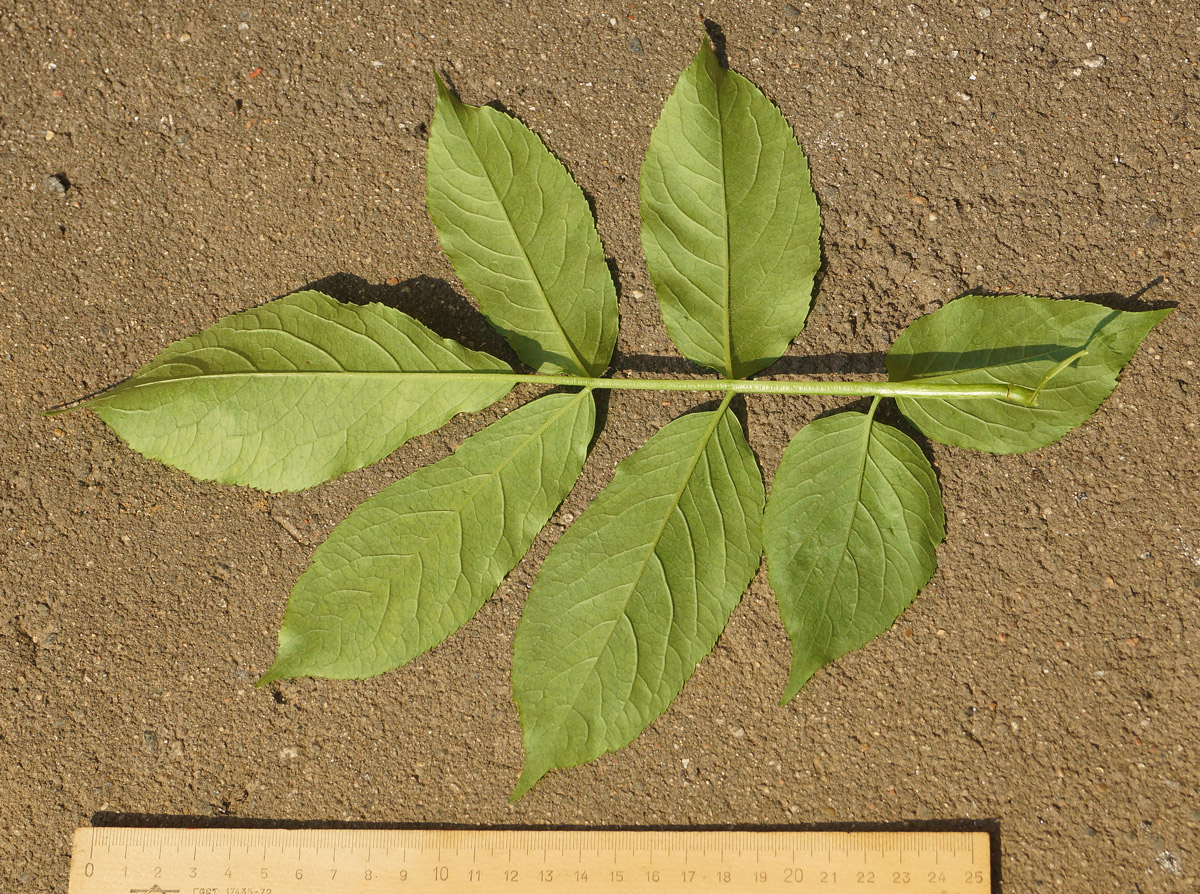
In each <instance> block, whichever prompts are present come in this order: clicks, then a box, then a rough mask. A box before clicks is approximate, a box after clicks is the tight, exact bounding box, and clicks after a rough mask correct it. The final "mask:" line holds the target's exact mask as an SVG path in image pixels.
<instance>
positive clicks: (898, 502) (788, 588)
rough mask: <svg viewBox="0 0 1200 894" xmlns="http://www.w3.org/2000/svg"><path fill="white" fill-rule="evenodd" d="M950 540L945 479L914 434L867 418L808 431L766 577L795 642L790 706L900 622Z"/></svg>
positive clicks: (782, 491)
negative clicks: (814, 680)
mask: <svg viewBox="0 0 1200 894" xmlns="http://www.w3.org/2000/svg"><path fill="white" fill-rule="evenodd" d="M944 536H945V517H944V515H943V512H942V502H941V496H940V493H939V490H938V485H937V479H936V478H935V477H934V474H933V469H932V468H930V465H929V461H928V460H926V458H925V456H924V454H922V453H921V451H920V449H919V448H918V447H917V445H916V444H914V443H913V441H912V439H911V438H909V437H908V436H907V435H904V434H903V433H901V432H899V431H897V430H896V429H894V428H892V427H891V426H888V425H884V424H883V423H881V422H877V421H874V418H873V415H871V414H862V413H838V414H836V415H834V416H827V417H825V418H823V419H817V420H815V421H814V422H810V423H809V424H808V425H806V426H805V427H804V428H802V429H801V430H800V432H799V433H798V434H797V435H796V437H794V438H793V439H792V442H791V443H790V444H789V445H788V447H787V449H786V450H785V451H784V454H783V459H782V460H781V461H780V464H779V470H778V471H777V472H776V473H775V478H774V481H773V482H772V484H771V498H770V500H769V501H768V502H767V509H766V513H765V515H764V517H763V546H764V549H765V551H766V556H767V572H768V576H769V578H770V581H771V587H772V588H773V589H774V591H775V595H776V599H777V600H778V602H779V613H780V616H781V617H782V618H783V623H784V626H785V627H786V628H787V632H788V636H789V637H790V638H791V641H792V668H791V673H790V674H789V675H788V681H787V685H786V686H785V688H784V696H783V700H784V701H785V702H786V701H787V700H788V699H790V698H792V697H793V696H794V695H795V694H796V693H797V692H799V691H800V689H801V687H802V686H803V685H804V684H805V682H807V681H808V679H809V678H810V677H811V676H812V675H813V674H814V673H816V671H818V670H819V669H820V668H822V667H824V666H825V665H826V664H829V663H830V662H832V661H835V660H836V659H838V658H840V657H841V656H842V655H845V654H846V653H847V652H851V651H853V650H854V649H857V648H859V647H860V646H863V645H866V644H867V643H868V642H870V641H871V640H872V639H874V638H875V637H876V636H878V635H879V634H881V633H883V632H885V631H886V630H888V629H889V628H890V627H891V626H892V624H893V622H894V621H895V620H896V618H897V617H899V615H900V613H901V612H903V611H904V609H906V608H907V607H908V606H909V604H910V603H911V602H912V601H913V599H914V598H915V597H916V595H917V593H918V591H920V589H921V588H922V587H923V586H925V584H926V582H928V580H929V578H930V576H931V575H932V574H933V571H934V569H935V567H936V566H937V559H936V556H935V554H934V547H936V546H937V544H939V543H941V541H942V538H943V537H944Z"/></svg>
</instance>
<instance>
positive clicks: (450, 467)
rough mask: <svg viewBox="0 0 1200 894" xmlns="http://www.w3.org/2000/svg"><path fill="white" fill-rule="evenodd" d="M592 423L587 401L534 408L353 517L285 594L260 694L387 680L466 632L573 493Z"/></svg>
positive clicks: (563, 399)
mask: <svg viewBox="0 0 1200 894" xmlns="http://www.w3.org/2000/svg"><path fill="white" fill-rule="evenodd" d="M595 418H596V417H595V404H594V403H593V401H592V396H591V392H590V391H583V392H580V393H578V394H551V395H548V396H546V397H543V398H540V399H539V400H535V401H533V402H531V403H528V404H526V405H525V406H523V407H521V408H520V409H518V410H514V411H513V412H511V413H509V414H508V415H507V416H505V417H503V418H502V419H500V420H499V421H498V422H494V423H492V424H491V425H489V426H488V427H487V428H485V429H483V430H482V431H480V432H479V433H477V434H475V435H472V436H471V437H469V438H467V440H466V441H464V442H463V444H462V446H461V447H459V449H458V451H457V452H456V453H455V454H454V455H453V456H450V457H447V458H446V459H443V460H441V461H440V462H436V463H434V464H432V465H429V466H425V467H424V468H422V469H418V470H417V471H415V472H413V473H412V474H411V475H409V476H408V477H406V478H404V479H402V480H400V481H397V482H396V483H395V484H393V485H391V486H390V487H388V488H387V489H386V490H383V491H381V492H380V493H378V494H377V495H375V496H374V497H372V498H371V499H369V500H367V501H366V502H365V503H363V504H362V505H361V506H359V507H358V508H357V509H355V510H354V512H352V513H351V514H350V516H349V517H348V518H346V520H345V521H343V522H342V523H341V524H340V525H338V526H337V527H336V528H335V529H334V530H333V533H331V534H330V535H329V539H327V540H326V541H325V542H324V543H323V544H322V545H321V546H320V548H319V549H318V550H317V551H316V554H315V555H314V556H313V562H312V565H311V566H310V567H309V568H308V570H307V571H305V572H304V574H302V575H301V576H300V580H299V581H297V583H296V586H295V588H294V589H293V590H292V594H291V597H290V598H289V599H288V606H287V611H286V613H285V614H284V617H283V626H282V628H281V629H280V631H279V654H278V657H277V658H276V659H275V663H274V664H273V665H272V666H271V668H270V669H269V670H268V671H267V673H266V674H265V675H264V676H263V678H262V680H260V681H259V682H260V685H261V684H262V683H267V682H270V681H271V680H278V679H281V678H285V677H299V676H314V677H335V678H343V679H344V678H355V679H357V678H362V677H369V676H372V675H374V674H380V673H384V672H385V671H389V670H392V669H393V668H396V667H399V666H400V665H402V664H405V663H407V662H408V661H410V660H412V659H413V658H415V657H416V656H418V655H420V654H421V653H422V652H425V651H426V650H428V649H430V648H432V647H433V646H435V645H437V644H438V643H440V642H441V641H442V640H444V639H445V638H446V637H447V636H449V635H450V634H451V633H453V632H454V631H455V630H457V629H458V628H459V627H461V626H462V625H463V624H465V623H466V622H467V621H468V620H470V618H471V617H472V616H473V615H474V614H475V612H477V611H478V610H479V607H480V606H481V605H483V603H484V602H485V601H486V600H487V598H488V597H489V596H491V594H492V593H493V592H494V591H495V589H496V587H497V586H499V584H500V581H501V580H503V578H504V576H505V575H506V574H507V573H508V572H509V571H510V570H511V569H512V567H513V566H514V565H516V564H517V562H518V561H520V559H521V557H522V556H523V555H525V552H526V551H527V550H528V549H529V545H530V543H532V542H533V538H534V537H536V536H537V533H538V531H540V530H541V529H542V527H543V526H544V525H545V524H546V521H547V520H548V519H549V518H550V514H551V513H552V512H553V511H554V509H555V507H557V506H558V504H559V503H560V502H562V500H563V498H564V497H565V496H566V495H567V492H568V491H570V489H571V486H572V485H573V484H574V483H575V479H576V478H577V477H578V476H579V470H580V468H581V467H582V466H583V460H584V457H585V456H586V455H587V447H588V442H589V441H590V439H591V437H592V430H593V428H594V425H595Z"/></svg>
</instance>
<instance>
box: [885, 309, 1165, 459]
mask: <svg viewBox="0 0 1200 894" xmlns="http://www.w3.org/2000/svg"><path fill="white" fill-rule="evenodd" d="M1168 313H1170V311H1169V310H1155V311H1142V312H1128V311H1119V310H1112V309H1111V308H1107V307H1104V306H1102V305H1099V304H1092V303H1090V302H1087V301H1076V300H1067V299H1053V298H1039V297H1035V296H1030V295H996V296H991V295H967V296H964V297H962V298H959V299H957V300H955V301H952V302H950V303H949V304H947V305H946V306H945V307H943V308H941V309H940V310H937V311H935V312H933V313H931V314H929V315H927V316H924V317H921V318H920V319H918V320H916V321H915V322H914V323H913V324H912V325H910V326H909V327H908V328H907V329H906V330H904V332H903V333H901V335H900V337H899V338H898V339H896V343H895V344H894V345H893V346H892V349H891V351H890V352H889V353H888V357H887V368H888V378H889V379H890V380H892V381H927V382H941V383H946V384H963V385H981V384H989V385H990V384H998V383H1002V384H1015V385H1024V386H1026V387H1029V388H1036V387H1037V385H1038V384H1039V383H1040V382H1041V380H1042V377H1043V376H1045V374H1046V373H1047V372H1048V371H1049V370H1050V369H1052V368H1053V367H1054V366H1055V364H1057V363H1059V362H1060V361H1062V360H1065V359H1066V358H1068V357H1070V356H1071V355H1072V354H1074V353H1076V352H1077V351H1080V350H1086V351H1087V354H1086V355H1085V356H1083V357H1081V358H1079V359H1078V360H1076V361H1075V362H1074V363H1072V364H1071V365H1070V366H1068V367H1067V368H1066V369H1064V370H1063V371H1061V372H1059V373H1058V374H1057V375H1055V376H1054V378H1052V379H1051V380H1050V381H1049V382H1048V383H1047V384H1046V387H1045V388H1044V389H1043V390H1042V392H1041V394H1040V396H1039V398H1038V405H1037V407H1034V408H1026V407H1019V406H1015V405H1013V404H1009V403H1006V402H1004V401H966V400H963V401H955V400H914V399H912V398H900V399H899V400H898V403H899V405H900V410H901V411H902V412H903V413H904V415H905V416H907V417H908V418H909V419H911V420H912V421H913V424H914V425H916V426H917V428H919V429H920V430H921V431H922V433H924V434H925V435H927V436H928V437H930V438H933V439H934V440H936V441H941V442H942V443H944V444H953V445H955V446H958V447H971V448H974V449H976V450H986V451H988V452H990V453H1022V452H1024V451H1027V450H1034V449H1036V448H1038V447H1044V446H1046V445H1047V444H1052V443H1054V442H1055V441H1057V440H1058V439H1059V438H1061V437H1062V436H1063V435H1065V434H1066V433H1067V432H1069V431H1070V430H1071V429H1073V428H1074V427H1075V426H1077V425H1080V424H1082V423H1083V422H1085V421H1086V420H1087V419H1088V418H1089V417H1090V416H1091V415H1092V413H1094V412H1095V411H1096V408H1097V407H1099V406H1100V404H1101V403H1103V402H1104V400H1105V398H1107V397H1108V395H1109V394H1111V393H1112V390H1113V388H1114V387H1116V384H1117V376H1118V374H1119V373H1120V372H1121V369H1122V368H1123V367H1124V366H1125V364H1126V363H1128V362H1129V359H1130V358H1131V357H1132V356H1133V353H1134V351H1136V350H1137V347H1138V345H1139V344H1140V343H1141V341H1142V339H1144V338H1145V337H1146V335H1147V333H1149V331H1150V330H1151V329H1152V328H1153V327H1154V325H1155V324H1156V323H1158V321H1159V320H1161V319H1163V317H1165V316H1166V315H1167V314H1168Z"/></svg>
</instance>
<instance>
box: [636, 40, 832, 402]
mask: <svg viewBox="0 0 1200 894" xmlns="http://www.w3.org/2000/svg"><path fill="white" fill-rule="evenodd" d="M641 190H642V246H643V248H644V250H645V252H646V264H647V267H648V268H649V270H650V276H651V278H652V279H653V281H654V289H655V291H656V292H657V293H658V299H659V302H660V304H661V306H662V314H663V322H664V323H665V324H666V327H667V331H668V332H669V333H670V335H671V338H672V339H674V341H675V344H676V345H678V346H679V349H680V351H682V352H683V354H684V355H685V356H686V357H688V358H689V359H690V360H693V361H695V362H696V363H700V364H703V365H704V366H709V367H712V368H713V369H716V370H718V371H720V372H721V374H722V375H723V376H725V377H726V378H744V377H745V376H748V375H751V374H752V373H755V372H757V371H758V370H760V369H762V368H763V367H765V366H769V365H770V364H771V363H773V362H774V361H775V360H776V359H777V358H778V357H779V356H780V355H782V354H783V352H784V351H786V350H787V347H788V344H789V342H791V340H792V339H793V338H795V337H796V334H797V333H798V332H799V331H800V329H801V328H802V327H803V326H804V319H805V317H806V316H807V315H808V309H809V306H810V305H811V303H812V291H813V280H814V277H815V276H816V274H817V270H818V268H819V267H820V264H821V246H820V239H821V214H820V210H819V208H818V207H817V199H816V196H815V195H814V194H813V190H812V186H811V184H810V181H809V171H808V162H807V160H806V159H805V157H804V153H803V152H802V151H801V149H800V146H799V144H798V143H797V142H796V136H795V134H794V133H793V132H792V129H791V127H790V126H789V125H788V123H787V121H786V120H784V117H783V115H782V114H780V112H779V110H778V109H777V108H775V106H774V105H773V104H772V103H771V101H770V100H768V99H767V98H766V97H765V96H763V94H762V93H761V92H760V91H759V89H758V88H757V87H755V86H754V84H752V83H750V81H748V80H746V78H744V77H742V76H741V75H739V74H736V73H734V72H732V71H729V70H727V69H725V68H722V67H721V65H720V63H719V62H718V61H717V57H716V54H715V53H714V52H713V49H712V46H711V45H710V44H709V43H708V41H707V40H705V41H704V43H703V44H702V45H701V47H700V51H699V52H698V53H697V54H696V58H695V60H694V61H693V62H692V64H691V66H689V67H688V68H687V70H685V71H684V72H683V74H682V75H680V77H679V82H678V83H677V84H676V86H675V90H674V92H673V93H672V94H671V97H670V99H668V100H667V104H666V106H665V107H664V109H663V112H662V116H661V117H660V118H659V121H658V125H657V126H656V127H655V128H654V133H653V134H652V136H651V138H650V146H649V149H648V150H647V151H646V159H645V161H644V162H643V164H642V183H641Z"/></svg>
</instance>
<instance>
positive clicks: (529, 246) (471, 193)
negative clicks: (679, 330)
mask: <svg viewBox="0 0 1200 894" xmlns="http://www.w3.org/2000/svg"><path fill="white" fill-rule="evenodd" d="M425 176H426V182H427V199H428V204H429V213H430V216H432V218H433V222H434V224H435V226H436V227H437V231H438V235H439V236H440V237H441V241H442V248H443V249H444V250H445V252H446V255H447V256H448V257H449V258H450V261H451V263H452V264H453V265H454V269H455V271H456V272H457V273H458V276H459V279H461V280H462V281H463V285H465V286H466V287H467V288H468V289H469V290H470V291H471V293H472V294H473V295H474V296H475V298H476V299H477V300H478V301H479V307H480V309H481V310H482V311H483V312H484V314H486V315H487V317H488V319H489V320H491V322H492V325H493V326H495V327H496V328H497V329H498V330H499V331H500V333H501V334H502V335H503V336H504V337H505V338H506V339H507V340H508V343H509V344H510V345H512V348H513V350H514V351H516V352H517V355H518V356H519V357H520V358H521V360H523V361H524V362H525V363H527V364H529V366H531V367H533V368H534V369H537V370H539V371H540V372H546V373H558V372H563V373H570V374H572V375H584V376H598V375H599V374H600V373H601V372H603V371H604V369H605V367H607V366H608V363H609V360H610V359H611V357H612V350H613V345H614V344H615V343H616V338H617V293H616V289H615V288H614V287H613V281H612V275H611V273H610V272H609V269H608V265H607V263H606V262H605V259H604V247H603V246H602V245H601V244H600V236H599V234H597V232H596V226H595V223H594V222H593V220H592V213H591V209H590V208H589V206H588V203H587V199H585V198H584V195H583V192H582V191H581V190H580V189H579V187H578V186H577V185H576V184H575V181H574V180H572V179H571V175H570V174H568V173H567V171H566V169H565V168H564V167H563V166H562V164H560V163H559V161H558V160H557V159H556V158H555V157H554V156H553V155H551V154H550V151H549V150H548V149H547V148H546V147H545V145H544V144H543V143H542V141H541V140H540V139H538V138H537V136H536V135H534V134H533V133H532V132H531V131H530V130H529V128H527V127H526V126H525V125H524V124H522V123H521V122H520V121H517V120H516V119H515V118H512V117H510V116H508V115H505V114H504V113H503V112H499V111H497V110H496V109H492V108H488V107H487V106H483V107H479V106H470V105H466V104H465V103H463V102H461V101H460V100H459V99H458V98H457V97H456V96H455V95H454V94H453V93H451V92H450V91H449V90H448V89H447V88H446V85H445V84H443V83H442V82H441V80H440V79H439V80H438V98H437V108H436V110H435V113H434V119H433V126H432V130H431V133H430V137H429V156H428V162H427V165H426V174H425Z"/></svg>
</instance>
